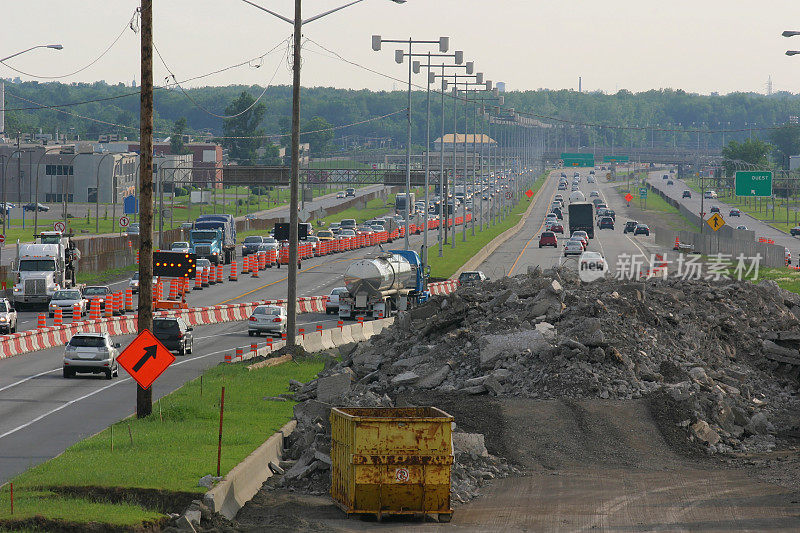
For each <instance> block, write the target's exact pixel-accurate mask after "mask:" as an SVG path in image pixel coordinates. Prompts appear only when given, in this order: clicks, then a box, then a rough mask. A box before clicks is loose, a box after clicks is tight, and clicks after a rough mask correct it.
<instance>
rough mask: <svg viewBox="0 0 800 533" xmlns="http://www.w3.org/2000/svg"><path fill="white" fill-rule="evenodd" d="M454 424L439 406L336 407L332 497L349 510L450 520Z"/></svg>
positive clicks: (333, 438)
mask: <svg viewBox="0 0 800 533" xmlns="http://www.w3.org/2000/svg"><path fill="white" fill-rule="evenodd" d="M452 422H453V417H452V416H450V415H448V414H447V413H445V412H444V411H442V410H440V409H437V408H435V407H397V408H395V407H340V408H334V409H331V463H332V464H331V497H333V499H334V501H335V502H336V503H337V504H338V505H339V507H341V508H342V509H343V510H344V511H345V512H346V513H348V514H351V513H369V514H375V515H377V517H378V518H379V519H380V518H381V516H382V515H384V514H392V515H396V514H409V515H418V516H419V515H424V514H438V515H439V521H440V522H448V521H450V518H451V517H452V514H453V510H452V509H451V508H450V468H451V466H452V464H453V439H452V436H451V427H452V424H451V423H452Z"/></svg>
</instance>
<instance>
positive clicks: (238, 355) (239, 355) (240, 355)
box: [236, 348, 244, 361]
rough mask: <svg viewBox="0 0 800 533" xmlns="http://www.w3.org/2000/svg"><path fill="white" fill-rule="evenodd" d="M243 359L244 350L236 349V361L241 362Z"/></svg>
mask: <svg viewBox="0 0 800 533" xmlns="http://www.w3.org/2000/svg"><path fill="white" fill-rule="evenodd" d="M243 357H244V349H243V348H236V360H237V361H241V360H242V358H243Z"/></svg>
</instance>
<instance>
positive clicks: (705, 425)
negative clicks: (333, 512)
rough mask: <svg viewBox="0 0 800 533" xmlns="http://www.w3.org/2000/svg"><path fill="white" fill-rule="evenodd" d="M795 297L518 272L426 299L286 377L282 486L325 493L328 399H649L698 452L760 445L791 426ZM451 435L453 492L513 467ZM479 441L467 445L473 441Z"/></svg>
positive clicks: (730, 287)
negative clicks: (287, 436) (665, 407)
mask: <svg viewBox="0 0 800 533" xmlns="http://www.w3.org/2000/svg"><path fill="white" fill-rule="evenodd" d="M798 317H800V295H797V294H794V293H789V292H787V291H784V290H782V289H780V288H779V287H778V286H777V285H776V284H775V283H774V282H761V283H758V284H752V283H748V282H737V281H728V280H725V281H714V282H712V281H704V280H700V281H686V280H680V279H659V280H648V281H647V282H634V281H624V280H623V281H620V280H603V281H597V282H593V283H591V284H585V283H581V282H580V281H579V280H578V279H577V277H576V276H575V275H574V273H571V272H569V271H566V270H548V271H544V272H543V271H541V270H539V269H538V268H537V269H531V270H529V272H528V273H527V274H525V275H520V276H517V277H514V278H503V279H500V280H497V281H494V282H487V283H483V284H479V285H475V286H472V287H465V288H461V289H459V290H458V291H457V292H456V293H454V294H451V295H448V296H440V297H434V298H433V299H432V300H431V301H430V302H428V303H427V304H425V305H424V306H421V307H418V308H416V309H413V310H412V311H410V312H407V313H401V314H400V315H399V316H398V318H397V320H396V321H395V324H394V325H393V326H392V327H390V328H388V329H386V330H384V331H383V332H382V333H381V334H380V335H377V336H375V337H373V338H371V339H370V340H368V341H366V342H363V343H360V344H359V345H351V346H349V347H346V348H344V349H341V350H340V353H339V355H340V360H339V361H336V360H331V361H330V362H329V363H328V364H327V365H326V368H325V370H324V371H323V372H322V373H321V374H320V377H319V378H317V379H316V380H314V381H313V382H311V383H308V384H301V383H295V384H294V385H293V388H294V399H296V400H298V401H300V402H301V403H299V404H298V405H297V406H295V416H296V418H297V420H298V428H297V430H296V431H295V433H294V434H293V436H292V441H291V446H290V448H289V450H288V455H289V457H288V458H289V460H290V461H289V462H287V463H285V465H284V466H285V467H287V471H286V474H285V476H284V483H285V484H286V485H287V486H289V487H292V488H295V489H298V490H303V491H308V492H318V493H324V492H327V490H328V487H329V481H330V474H329V468H330V457H329V455H328V454H329V453H330V428H329V421H328V413H329V411H330V407H331V406H339V405H343V406H365V407H366V406H371V407H377V406H391V405H392V404H393V398H396V397H397V395H398V394H403V393H414V392H418V391H431V392H438V393H453V392H458V393H461V394H463V393H467V394H474V395H479V394H488V395H493V396H516V397H524V398H540V399H565V398H574V399H588V398H600V399H636V398H642V397H647V398H652V397H655V396H659V395H660V396H661V397H664V398H668V399H669V404H670V406H671V407H670V409H672V412H673V414H675V416H678V414H680V416H679V417H677V418H675V419H674V422H673V424H674V425H675V426H676V428H677V430H678V431H680V432H683V434H684V436H685V438H686V440H687V441H688V442H690V443H694V444H697V445H700V446H702V448H703V449H705V450H706V451H707V452H709V453H752V452H759V451H769V450H772V449H773V448H774V447H775V445H776V437H777V438H781V436H782V435H783V434H792V433H793V432H795V433H796V432H797V430H798V428H796V427H794V426H793V424H796V423H797V422H796V413H797V412H798V407H800V402H798V398H797V396H796V391H797V374H798V369H799V368H800V352H799V351H798V343H800V321H798ZM470 435H473V436H469V437H463V438H462V437H460V436H457V437H454V443H455V446H456V452H457V462H456V465H455V466H454V468H453V482H454V485H453V494H454V499H455V500H464V501H465V500H467V499H469V498H470V497H472V496H473V495H474V493H475V488H476V487H477V486H479V485H480V483H482V482H483V480H485V479H490V478H492V477H499V476H506V475H509V474H512V473H514V472H515V470H514V467H512V466H510V465H508V464H506V463H505V462H504V461H503V460H502V459H499V458H493V457H491V456H489V455H488V453H486V448H485V446H483V440H482V436H481V435H477V436H474V434H470ZM478 440H480V445H477V444H476V442H477V441H478Z"/></svg>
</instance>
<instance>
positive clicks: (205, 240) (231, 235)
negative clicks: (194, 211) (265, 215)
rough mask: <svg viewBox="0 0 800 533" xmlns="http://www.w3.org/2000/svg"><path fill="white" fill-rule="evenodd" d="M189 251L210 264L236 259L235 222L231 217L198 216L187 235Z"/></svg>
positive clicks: (227, 262) (225, 262)
mask: <svg viewBox="0 0 800 533" xmlns="http://www.w3.org/2000/svg"><path fill="white" fill-rule="evenodd" d="M189 244H190V246H191V250H192V252H193V253H194V254H196V255H197V257H204V258H206V259H208V260H209V261H211V262H212V263H214V264H215V265H216V264H219V263H222V264H225V265H227V264H229V263H230V262H231V261H234V260H235V259H236V222H235V221H234V220H233V216H232V215H200V216H199V217H197V220H196V221H195V223H194V229H192V231H191V232H190V233H189Z"/></svg>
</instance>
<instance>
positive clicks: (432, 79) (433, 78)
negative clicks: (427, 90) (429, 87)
mask: <svg viewBox="0 0 800 533" xmlns="http://www.w3.org/2000/svg"><path fill="white" fill-rule="evenodd" d="M428 83H436V74H434V73H433V72H428Z"/></svg>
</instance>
